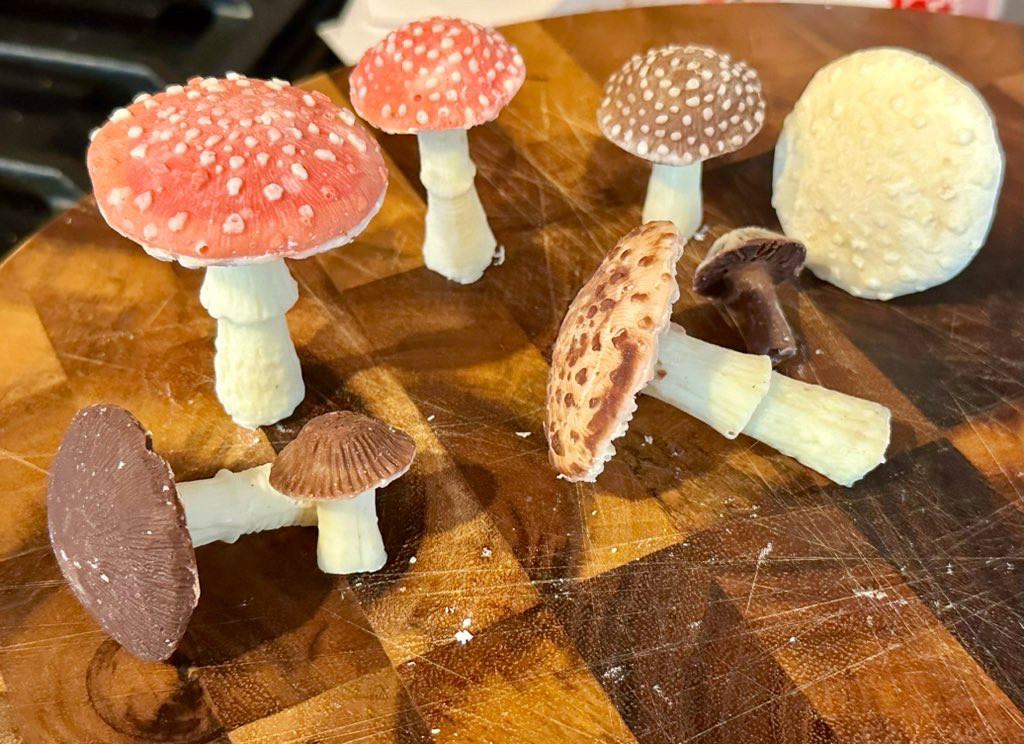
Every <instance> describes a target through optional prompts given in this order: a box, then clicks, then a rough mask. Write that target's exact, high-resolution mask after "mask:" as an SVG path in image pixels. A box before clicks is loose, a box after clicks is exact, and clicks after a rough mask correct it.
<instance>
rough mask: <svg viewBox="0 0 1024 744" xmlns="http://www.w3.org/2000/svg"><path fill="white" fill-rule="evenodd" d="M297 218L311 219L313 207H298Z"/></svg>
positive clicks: (306, 205) (305, 205)
mask: <svg viewBox="0 0 1024 744" xmlns="http://www.w3.org/2000/svg"><path fill="white" fill-rule="evenodd" d="M299 217H302V218H303V219H306V220H311V219H313V207H311V206H309V205H308V204H303V205H302V206H301V207H299Z"/></svg>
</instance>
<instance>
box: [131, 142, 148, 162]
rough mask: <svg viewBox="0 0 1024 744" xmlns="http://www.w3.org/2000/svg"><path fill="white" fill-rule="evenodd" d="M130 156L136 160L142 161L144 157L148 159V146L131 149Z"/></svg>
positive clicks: (142, 145) (137, 146) (143, 145)
mask: <svg viewBox="0 0 1024 744" xmlns="http://www.w3.org/2000/svg"><path fill="white" fill-rule="evenodd" d="M128 154H129V155H131V156H132V157H133V158H135V159H136V160H142V159H143V158H144V157H146V145H145V144H141V145H136V146H135V147H133V148H132V149H131V151H130V152H129V153H128Z"/></svg>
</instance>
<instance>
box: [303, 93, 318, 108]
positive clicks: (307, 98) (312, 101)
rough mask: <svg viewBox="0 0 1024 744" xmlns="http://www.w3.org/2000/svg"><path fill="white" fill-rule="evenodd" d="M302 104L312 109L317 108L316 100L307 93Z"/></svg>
mask: <svg viewBox="0 0 1024 744" xmlns="http://www.w3.org/2000/svg"><path fill="white" fill-rule="evenodd" d="M302 102H303V103H304V104H306V105H307V106H310V107H312V106H316V99H315V98H313V96H311V95H309V93H306V94H304V95H303V96H302Z"/></svg>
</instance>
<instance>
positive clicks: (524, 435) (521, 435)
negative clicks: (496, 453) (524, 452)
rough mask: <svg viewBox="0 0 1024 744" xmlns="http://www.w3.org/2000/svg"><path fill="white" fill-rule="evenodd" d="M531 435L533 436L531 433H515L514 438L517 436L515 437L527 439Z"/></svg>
mask: <svg viewBox="0 0 1024 744" xmlns="http://www.w3.org/2000/svg"><path fill="white" fill-rule="evenodd" d="M531 434H533V432H532V431H517V432H516V436H517V437H522V438H523V439H526V438H527V437H529V436H530V435H531Z"/></svg>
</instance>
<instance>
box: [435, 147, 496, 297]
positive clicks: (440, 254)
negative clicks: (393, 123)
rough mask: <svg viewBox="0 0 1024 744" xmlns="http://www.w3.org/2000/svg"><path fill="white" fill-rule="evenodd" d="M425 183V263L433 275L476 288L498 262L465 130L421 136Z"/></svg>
mask: <svg viewBox="0 0 1024 744" xmlns="http://www.w3.org/2000/svg"><path fill="white" fill-rule="evenodd" d="M417 138H418V139H419V145H420V180H421V181H422V182H423V186H424V187H425V188H426V189H427V217H426V225H425V234H424V238H423V262H424V263H425V264H426V266H427V268H428V269H430V270H431V271H436V272H437V273H438V274H441V275H442V276H444V277H446V278H448V279H451V280H452V281H455V282H458V283H459V284H471V283H472V282H475V281H476V280H477V279H479V278H480V277H481V276H483V273H484V270H485V269H486V268H487V267H488V266H490V264H491V261H492V260H493V259H494V253H495V251H496V250H497V247H498V243H497V241H496V240H495V239H494V233H492V232H491V228H490V225H488V224H487V215H486V214H485V213H484V208H483V205H482V204H481V203H480V197H479V196H478V195H477V193H476V187H475V186H474V185H473V178H474V176H476V166H475V165H473V161H472V160H471V159H470V157H469V140H468V139H467V138H466V131H465V130H463V129H441V130H438V131H434V132H419V133H418V134H417Z"/></svg>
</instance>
